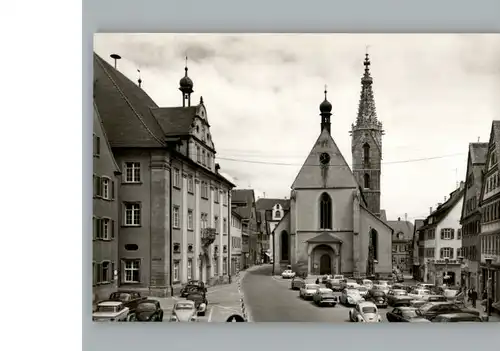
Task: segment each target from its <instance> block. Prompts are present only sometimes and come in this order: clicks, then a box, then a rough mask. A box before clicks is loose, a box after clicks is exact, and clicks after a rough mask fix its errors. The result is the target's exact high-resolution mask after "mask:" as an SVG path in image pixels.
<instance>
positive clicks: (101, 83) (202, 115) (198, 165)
mask: <svg viewBox="0 0 500 351" xmlns="http://www.w3.org/2000/svg"><path fill="white" fill-rule="evenodd" d="M193 86H194V84H193V81H192V80H191V78H189V77H188V68H187V67H185V73H184V76H183V77H182V78H181V80H180V82H179V87H178V89H179V91H180V93H179V104H178V106H175V107H159V106H158V105H157V104H156V103H155V102H154V101H153V100H152V99H151V97H150V96H149V95H148V94H147V93H146V92H145V91H144V90H143V89H142V88H141V81H140V79H139V81H138V84H136V83H134V82H132V81H131V80H130V79H129V78H127V77H126V76H125V75H124V74H123V73H122V72H120V71H119V70H118V69H116V68H115V67H113V66H112V65H110V64H109V63H108V62H107V61H106V60H104V59H103V58H102V57H100V56H98V55H97V54H94V101H95V107H96V110H97V112H98V115H99V116H100V119H101V121H102V126H103V130H104V132H105V134H106V138H104V139H106V142H105V141H104V140H103V138H101V151H102V150H104V148H105V147H104V146H103V145H107V144H106V143H108V144H109V147H110V150H111V153H112V156H113V157H114V159H115V160H116V165H117V167H118V169H119V170H120V171H121V175H120V176H119V177H118V178H117V179H116V180H115V197H114V199H113V201H111V202H110V203H113V204H114V205H115V206H117V211H118V215H117V216H116V217H115V218H116V220H115V229H114V230H115V232H114V233H115V240H114V243H115V245H117V246H115V250H117V251H118V256H117V257H118V258H116V259H115V260H116V264H115V267H116V270H117V276H116V279H117V281H116V284H117V285H118V287H119V288H124V289H127V290H136V291H139V292H141V293H142V294H145V295H148V294H149V295H156V296H169V295H171V294H176V293H178V292H179V291H180V289H181V287H182V284H183V283H186V282H187V281H188V280H191V279H196V280H202V281H204V282H205V283H207V284H209V285H211V284H215V283H223V282H227V281H229V270H230V266H229V265H230V257H231V248H230V245H229V244H230V223H231V222H230V221H231V206H230V203H231V189H232V188H233V187H234V184H232V183H231V182H230V181H228V180H227V179H226V178H225V177H224V176H223V175H222V174H221V173H220V172H219V171H220V167H219V165H218V164H217V163H215V155H216V150H215V143H214V140H213V139H212V135H211V132H210V124H209V120H208V112H207V108H206V106H205V103H204V101H203V98H202V97H200V98H199V102H198V103H194V99H193V96H192V94H193V93H194V90H193ZM172 89H177V87H172ZM94 162H96V159H94ZM95 169H96V171H95V172H94V173H96V172H97V170H98V168H95ZM113 171H114V169H113ZM110 172H111V170H109V171H106V172H104V171H103V172H102V173H103V174H104V173H105V174H106V175H107V176H110V175H111V174H112V172H111V173H110ZM97 173H98V174H96V175H97V176H99V175H100V174H99V172H97ZM99 191H102V190H99ZM110 191H111V190H110ZM110 194H111V193H110ZM95 201H98V200H97V199H96V200H95ZM99 201H102V200H101V199H99ZM104 202H105V201H104ZM115 211H116V209H115ZM94 213H95V214H96V215H98V216H101V215H100V214H99V213H98V212H96V211H95V212H94ZM95 228H99V227H95ZM94 230H99V229H94ZM96 235H97V236H99V235H101V234H100V232H97V233H94V237H95V236H96ZM99 244H101V246H104V243H95V245H94V248H95V247H96V245H99ZM107 246H109V245H107ZM98 247H100V246H98ZM94 250H96V249H94ZM115 257H116V256H115ZM94 259H97V260H102V258H96V257H94ZM100 271H101V270H99V269H98V270H97V273H95V274H96V276H97V277H98V275H97V274H99V272H100ZM94 272H95V271H94Z"/></svg>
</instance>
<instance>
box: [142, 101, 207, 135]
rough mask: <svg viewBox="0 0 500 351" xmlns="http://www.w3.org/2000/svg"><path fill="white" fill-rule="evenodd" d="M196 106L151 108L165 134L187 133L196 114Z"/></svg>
mask: <svg viewBox="0 0 500 351" xmlns="http://www.w3.org/2000/svg"><path fill="white" fill-rule="evenodd" d="M196 110H197V107H196V106H189V107H160V108H154V109H151V113H152V114H153V116H154V117H155V118H156V119H157V120H158V123H159V124H160V126H161V128H162V129H163V130H164V131H165V135H167V136H174V135H187V134H189V132H190V131H191V128H192V124H193V122H194V119H195V116H196Z"/></svg>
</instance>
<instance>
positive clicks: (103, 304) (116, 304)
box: [97, 301, 123, 307]
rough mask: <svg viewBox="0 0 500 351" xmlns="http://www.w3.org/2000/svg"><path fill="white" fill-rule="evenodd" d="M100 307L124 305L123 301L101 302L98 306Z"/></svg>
mask: <svg viewBox="0 0 500 351" xmlns="http://www.w3.org/2000/svg"><path fill="white" fill-rule="evenodd" d="M97 305H98V306H113V307H116V306H120V305H123V303H122V302H121V301H101V302H99V303H98V304H97Z"/></svg>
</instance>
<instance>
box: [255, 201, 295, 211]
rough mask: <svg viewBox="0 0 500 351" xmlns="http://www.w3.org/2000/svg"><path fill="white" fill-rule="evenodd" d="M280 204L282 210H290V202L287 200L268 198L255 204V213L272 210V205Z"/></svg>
mask: <svg viewBox="0 0 500 351" xmlns="http://www.w3.org/2000/svg"><path fill="white" fill-rule="evenodd" d="M276 204H280V205H281V207H283V209H284V210H289V209H290V200H287V199H269V198H260V199H257V201H256V202H255V207H256V208H257V211H259V210H272V209H273V207H274V205H276Z"/></svg>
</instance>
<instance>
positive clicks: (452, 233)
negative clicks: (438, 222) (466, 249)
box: [451, 228, 455, 240]
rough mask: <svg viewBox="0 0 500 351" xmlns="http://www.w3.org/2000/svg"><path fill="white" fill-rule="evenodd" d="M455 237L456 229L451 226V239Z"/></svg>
mask: <svg viewBox="0 0 500 351" xmlns="http://www.w3.org/2000/svg"><path fill="white" fill-rule="evenodd" d="M453 239H455V229H453V228H451V240H453Z"/></svg>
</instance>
